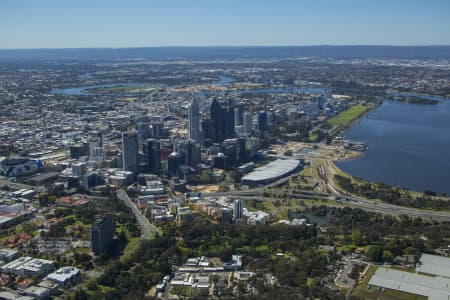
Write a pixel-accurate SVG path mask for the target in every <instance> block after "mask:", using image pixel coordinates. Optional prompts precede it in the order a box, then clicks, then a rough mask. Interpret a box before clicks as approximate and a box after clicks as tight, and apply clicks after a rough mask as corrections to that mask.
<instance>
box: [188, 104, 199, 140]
mask: <svg viewBox="0 0 450 300" xmlns="http://www.w3.org/2000/svg"><path fill="white" fill-rule="evenodd" d="M188 115H189V116H188V117H189V120H188V134H189V139H190V140H194V141H196V142H197V143H198V142H200V107H199V105H198V100H197V98H196V97H194V99H193V100H192V103H191V105H189V109H188Z"/></svg>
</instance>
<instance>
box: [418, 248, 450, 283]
mask: <svg viewBox="0 0 450 300" xmlns="http://www.w3.org/2000/svg"><path fill="white" fill-rule="evenodd" d="M416 270H417V272H418V273H423V274H428V275H433V276H443V277H447V278H450V258H448V257H444V256H439V255H430V254H422V256H421V257H420V260H419V263H418V264H417V267H416Z"/></svg>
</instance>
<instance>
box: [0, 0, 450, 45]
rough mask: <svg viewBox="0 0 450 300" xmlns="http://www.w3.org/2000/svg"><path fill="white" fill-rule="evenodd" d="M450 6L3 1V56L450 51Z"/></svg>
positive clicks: (0, 11)
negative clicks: (332, 48)
mask: <svg viewBox="0 0 450 300" xmlns="http://www.w3.org/2000/svg"><path fill="white" fill-rule="evenodd" d="M448 12H450V2H448V1H442V0H435V1H419V0H415V1H403V0H402V1H395V2H394V3H391V2H390V1H385V0H383V1H377V2H371V1H354V0H347V1H340V2H336V1H314V2H312V1H284V2H283V5H280V4H279V2H275V1H262V2H261V1H246V2H245V3H238V2H237V1H234V0H233V1H226V2H219V1H203V0H202V1H196V2H195V3H191V2H188V1H151V2H147V1H135V2H133V5H130V4H125V3H119V2H112V3H111V2H105V1H96V2H95V3H88V2H87V1H77V2H76V3H67V2H59V1H52V0H45V1H39V2H36V3H33V2H31V1H9V0H3V1H0V28H3V29H6V30H0V49H22V48H26V49H28V48H132V47H159V46H275V45H276V46H303V45H448V44H450V36H449V35H446V34H443V32H442V28H450V18H449V13H448Z"/></svg>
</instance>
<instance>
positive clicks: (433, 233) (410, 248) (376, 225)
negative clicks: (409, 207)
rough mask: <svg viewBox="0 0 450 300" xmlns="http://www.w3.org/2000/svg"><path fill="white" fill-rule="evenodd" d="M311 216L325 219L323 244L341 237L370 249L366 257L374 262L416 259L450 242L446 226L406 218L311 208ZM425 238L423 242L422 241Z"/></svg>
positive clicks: (346, 241) (350, 209)
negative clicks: (367, 246) (408, 257)
mask: <svg viewBox="0 0 450 300" xmlns="http://www.w3.org/2000/svg"><path fill="white" fill-rule="evenodd" d="M308 211H309V212H310V213H311V214H313V215H318V216H327V219H328V222H329V225H328V226H327V239H326V243H328V244H332V243H333V242H334V241H335V240H337V236H342V235H344V242H345V243H348V244H350V243H353V244H355V245H356V246H366V245H370V248H369V250H368V253H367V256H368V258H369V259H370V260H372V261H375V262H382V261H386V262H391V261H392V260H393V259H394V258H395V257H396V256H401V255H417V256H418V255H420V254H421V253H424V252H431V251H432V249H434V248H438V247H445V246H446V245H447V244H448V241H447V240H448V239H449V238H450V223H440V222H437V221H427V220H423V219H420V218H410V217H408V216H400V217H394V216H384V215H381V214H376V213H370V212H366V211H363V210H361V209H352V208H348V207H345V208H334V207H327V206H324V205H322V206H313V207H311V208H308ZM424 237H426V238H424Z"/></svg>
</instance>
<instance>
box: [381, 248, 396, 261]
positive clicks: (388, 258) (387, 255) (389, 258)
mask: <svg viewBox="0 0 450 300" xmlns="http://www.w3.org/2000/svg"><path fill="white" fill-rule="evenodd" d="M383 260H384V261H385V262H392V261H393V260H394V254H393V253H392V252H391V251H389V250H384V251H383Z"/></svg>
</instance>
